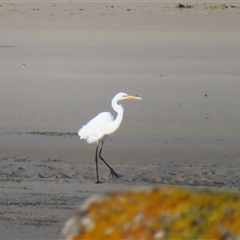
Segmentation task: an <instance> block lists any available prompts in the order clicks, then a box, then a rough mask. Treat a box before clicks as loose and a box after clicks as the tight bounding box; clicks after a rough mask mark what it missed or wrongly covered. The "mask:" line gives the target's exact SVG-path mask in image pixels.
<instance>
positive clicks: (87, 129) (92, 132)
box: [78, 112, 114, 143]
mask: <svg viewBox="0 0 240 240" xmlns="http://www.w3.org/2000/svg"><path fill="white" fill-rule="evenodd" d="M113 120H114V117H113V116H112V114H111V113H109V112H102V113H99V114H98V115H97V116H96V117H95V118H93V119H92V120H90V121H89V122H88V123H87V124H86V125H83V126H82V127H81V128H80V129H79V131H78V135H79V136H80V139H86V141H87V142H88V143H94V142H97V141H98V140H100V139H103V138H104V137H105V136H107V135H109V134H111V133H112V129H111V127H110V126H111V123H112V122H113Z"/></svg>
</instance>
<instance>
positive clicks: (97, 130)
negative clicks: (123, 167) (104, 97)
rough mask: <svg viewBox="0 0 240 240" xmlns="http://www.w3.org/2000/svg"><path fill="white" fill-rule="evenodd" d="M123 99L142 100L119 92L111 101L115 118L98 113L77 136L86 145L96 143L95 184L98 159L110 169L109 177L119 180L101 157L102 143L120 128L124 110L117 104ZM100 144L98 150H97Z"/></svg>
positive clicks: (104, 113) (98, 181)
mask: <svg viewBox="0 0 240 240" xmlns="http://www.w3.org/2000/svg"><path fill="white" fill-rule="evenodd" d="M124 99H136V100H141V99H142V98H140V97H137V96H131V95H128V94H126V93H123V92H120V93H118V94H117V95H116V96H115V97H114V98H113V99H112V108H113V109H114V111H116V112H117V117H116V118H115V119H114V117H113V115H112V114H111V113H109V112H102V113H99V114H98V115H97V116H96V117H95V118H93V119H92V120H90V121H89V122H88V123H87V124H86V125H83V126H82V127H81V128H80V129H79V131H78V135H79V137H80V139H86V141H87V142H88V143H94V142H96V143H97V148H96V153H95V162H96V172H97V182H96V183H101V182H100V180H99V174H98V158H100V159H101V160H102V161H103V162H104V163H105V164H106V165H107V166H108V168H109V169H110V174H109V177H112V178H115V179H120V176H119V175H118V174H117V173H116V172H115V171H114V170H113V169H112V168H111V167H110V166H109V165H108V163H107V162H106V161H105V160H104V159H103V157H102V155H101V154H102V149H103V143H104V141H105V140H106V138H107V137H108V135H110V134H111V133H113V132H115V131H116V130H117V129H118V127H119V126H120V124H121V122H122V119H123V112H124V109H123V107H122V105H119V104H118V103H117V102H118V101H119V100H124ZM99 144H100V149H99ZM98 149H99V150H98Z"/></svg>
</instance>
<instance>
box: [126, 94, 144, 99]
mask: <svg viewBox="0 0 240 240" xmlns="http://www.w3.org/2000/svg"><path fill="white" fill-rule="evenodd" d="M127 99H135V100H142V98H140V97H137V96H132V95H127Z"/></svg>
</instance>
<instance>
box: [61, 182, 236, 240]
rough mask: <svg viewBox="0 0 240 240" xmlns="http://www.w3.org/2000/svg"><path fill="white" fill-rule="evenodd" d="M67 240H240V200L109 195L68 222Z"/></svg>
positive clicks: (209, 194)
mask: <svg viewBox="0 0 240 240" xmlns="http://www.w3.org/2000/svg"><path fill="white" fill-rule="evenodd" d="M63 233H64V235H65V237H66V239H71V240H77V239H240V194H239V193H229V192H219V191H213V190H199V191H198V190H195V191H193V190H187V189H184V188H177V187H166V188H157V189H148V188H146V189H139V190H131V191H123V192H121V191H119V192H117V191H116V192H109V193H107V194H104V195H101V196H94V197H93V198H90V199H89V200H88V201H87V202H86V203H85V204H84V205H83V206H81V207H80V208H79V209H78V210H77V211H76V213H75V215H74V216H73V217H72V218H71V219H69V220H68V221H67V223H66V225H65V227H64V230H63Z"/></svg>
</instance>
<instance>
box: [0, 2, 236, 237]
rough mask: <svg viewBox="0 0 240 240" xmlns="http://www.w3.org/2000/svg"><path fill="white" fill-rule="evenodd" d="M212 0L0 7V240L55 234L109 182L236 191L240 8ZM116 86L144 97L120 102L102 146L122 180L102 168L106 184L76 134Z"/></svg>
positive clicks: (91, 148)
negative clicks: (117, 123)
mask: <svg viewBox="0 0 240 240" xmlns="http://www.w3.org/2000/svg"><path fill="white" fill-rule="evenodd" d="M214 4H215V5H208V7H206V5H203V4H202V3H199V2H197V1H194V2H193V4H192V7H191V8H181V9H179V8H177V7H175V5H176V4H174V3H139V2H138V3H133V2H132V3H120V2H111V3H107V2H105V3H103V2H98V3H96V2H95V3H80V2H79V3H71V2H62V3H56V2H48V3H39V2H35V3H17V2H15V3H0V19H1V29H0V31H1V40H0V54H1V60H0V72H1V78H0V82H1V88H0V109H1V118H0V160H1V161H0V166H1V170H0V187H1V193H0V196H1V197H0V199H1V201H0V209H1V215H0V223H1V224H0V234H1V235H0V238H1V239H59V238H61V228H62V226H63V224H64V222H65V221H66V219H67V218H68V217H69V216H70V215H71V214H72V212H73V209H74V207H75V206H77V205H78V204H81V203H82V202H83V201H84V200H85V199H86V198H88V197H90V196H92V195H93V194H95V193H101V192H105V191H109V190H112V189H126V188H128V187H132V186H142V185H145V186H146V185H148V186H155V185H156V186H159V185H160V186H161V185H166V184H173V185H184V186H190V187H214V188H220V189H227V190H229V191H238V190H239V186H240V177H239V176H240V174H239V173H240V148H239V144H240V136H239V132H240V125H239V122H240V112H239V90H240V84H239V76H240V69H239V60H240V59H239V51H240V45H239V42H240V31H239V30H240V29H239V26H240V25H239V13H240V9H239V7H238V6H237V5H228V6H229V7H228V8H224V7H221V5H217V4H216V3H214ZM233 4H234V3H233ZM214 6H215V7H214ZM231 6H236V7H231ZM119 91H124V92H127V93H129V94H134V95H135V94H137V95H139V96H141V97H142V98H143V100H142V101H124V102H122V105H123V107H124V109H125V113H124V120H123V122H122V125H121V127H120V128H119V129H118V131H117V132H115V133H114V134H113V135H111V136H110V137H109V138H108V139H107V140H106V144H105V147H104V151H103V156H104V157H105V158H106V160H107V162H108V163H109V164H110V165H111V166H112V167H113V168H114V169H115V171H116V172H118V173H119V174H121V175H122V179H121V180H120V181H114V180H111V179H108V175H109V171H108V169H107V168H106V167H105V166H104V165H103V164H100V169H99V170H100V177H101V178H102V180H103V182H104V183H103V184H100V185H99V184H95V181H96V174H95V163H94V153H95V144H92V145H89V144H87V143H86V142H85V141H80V140H79V138H78V136H77V131H78V129H79V127H80V126H81V125H83V124H85V123H86V122H87V121H88V120H89V119H91V118H92V117H94V116H95V115H96V114H98V113H99V112H101V111H111V112H112V113H113V114H114V112H113V110H112V109H111V106H110V101H111V98H112V97H113V96H114V95H115V94H116V93H117V92H119Z"/></svg>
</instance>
